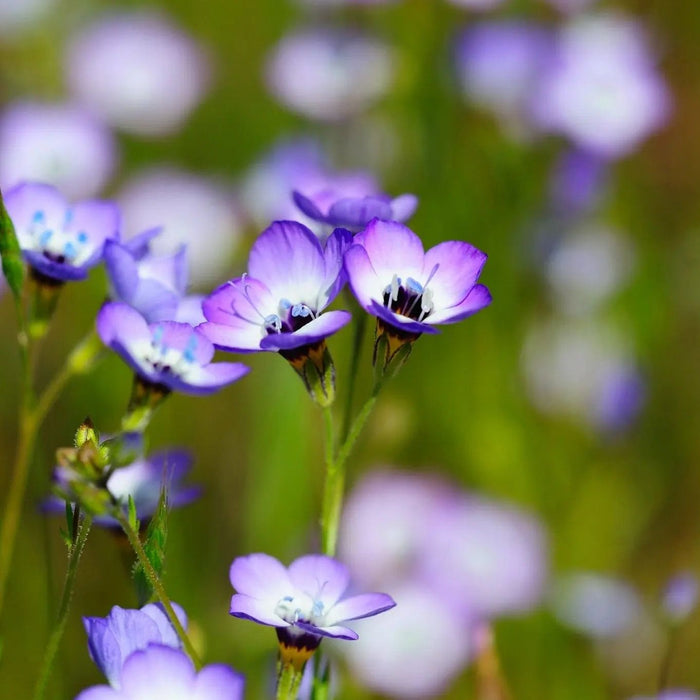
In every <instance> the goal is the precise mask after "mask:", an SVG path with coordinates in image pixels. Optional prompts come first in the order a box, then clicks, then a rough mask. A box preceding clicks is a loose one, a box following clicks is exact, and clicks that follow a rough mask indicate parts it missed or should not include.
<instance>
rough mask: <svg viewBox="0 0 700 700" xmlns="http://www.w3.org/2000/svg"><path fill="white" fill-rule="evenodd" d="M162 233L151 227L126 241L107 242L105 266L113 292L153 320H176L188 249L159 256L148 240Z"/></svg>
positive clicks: (183, 291)
mask: <svg viewBox="0 0 700 700" xmlns="http://www.w3.org/2000/svg"><path fill="white" fill-rule="evenodd" d="M159 233H160V229H151V230H150V231H146V232H145V233H143V234H141V235H140V236H136V237H135V238H132V239H130V240H128V241H126V242H125V243H118V242H116V241H109V242H107V243H106V244H105V266H106V268H107V274H108V275H109V279H110V282H111V287H112V296H113V298H114V299H115V300H117V301H123V302H125V303H127V304H129V306H132V307H133V308H135V309H136V310H137V311H138V312H139V313H140V314H141V315H142V316H143V317H144V318H145V319H146V320H147V321H148V322H149V323H152V322H154V321H167V320H173V319H174V318H175V315H176V313H177V308H178V305H179V303H180V297H181V296H182V295H183V294H184V293H185V288H186V286H187V259H186V250H185V247H184V246H182V247H181V248H180V249H179V250H178V251H177V252H176V253H175V254H174V255H170V256H160V257H158V256H155V255H153V254H151V252H150V250H149V245H148V242H149V241H150V239H151V238H153V237H154V236H157V235H158V234H159Z"/></svg>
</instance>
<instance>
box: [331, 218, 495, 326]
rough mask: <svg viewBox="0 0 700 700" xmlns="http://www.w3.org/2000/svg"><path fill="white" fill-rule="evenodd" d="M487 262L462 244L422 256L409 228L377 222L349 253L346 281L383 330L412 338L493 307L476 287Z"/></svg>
mask: <svg viewBox="0 0 700 700" xmlns="http://www.w3.org/2000/svg"><path fill="white" fill-rule="evenodd" d="M485 262H486V254H485V253H482V252H481V251H480V250H478V249H477V248H475V247H474V246H472V245H470V244H469V243H464V242H462V241H445V242H443V243H439V244H438V245H436V246H435V247H434V248H431V249H430V250H428V251H427V252H424V251H423V244H422V243H421V240H420V238H418V236H416V234H415V233H413V231H411V230H410V229H409V228H407V227H406V226H403V225H401V224H399V223H396V222H394V221H379V220H377V219H374V220H373V221H372V222H370V224H369V226H368V227H367V228H366V229H365V230H364V231H362V232H361V233H359V234H358V235H357V236H355V238H354V240H353V245H351V246H350V247H349V248H348V250H347V252H346V253H345V270H346V272H347V275H348V282H349V284H350V287H351V288H352V291H353V293H354V294H355V296H356V297H357V300H358V301H359V302H360V305H361V306H362V307H363V308H364V309H365V311H367V312H368V313H370V314H372V315H373V316H376V317H377V318H378V320H379V323H380V324H381V325H382V326H383V325H385V324H387V325H389V326H390V327H392V328H393V329H395V330H396V331H398V333H399V334H404V335H408V336H411V337H412V339H415V338H416V337H418V336H419V335H420V334H421V333H437V332H438V331H437V329H436V328H435V327H434V326H435V325H436V324H441V323H455V322H456V321H461V320H462V319H464V318H466V317H467V316H471V315H472V314H474V313H476V312H477V311H479V310H480V309H483V308H484V307H485V306H488V304H490V303H491V294H490V293H489V290H488V289H487V288H486V287H485V286H484V285H482V284H476V281H477V280H478V278H479V274H480V273H481V268H482V267H483V266H484V263H485Z"/></svg>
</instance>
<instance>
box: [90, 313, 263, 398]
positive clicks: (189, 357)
mask: <svg viewBox="0 0 700 700" xmlns="http://www.w3.org/2000/svg"><path fill="white" fill-rule="evenodd" d="M97 332H98V333H99V336H100V338H101V339H102V342H103V343H104V344H105V345H107V346H108V347H110V348H112V350H114V351H115V352H116V353H117V354H119V355H120V356H121V357H122V359H123V360H124V361H125V362H126V363H127V364H128V365H129V366H130V367H131V368H132V369H133V370H134V372H136V374H137V375H138V376H139V377H141V379H142V380H144V381H146V382H147V383H150V384H157V385H162V386H165V387H167V388H168V389H170V390H172V391H181V392H183V393H186V394H211V393H213V392H215V391H217V390H218V389H221V388H222V387H223V386H226V385H227V384H231V383H232V382H235V381H237V380H238V379H240V378H241V377H243V376H244V375H245V374H247V373H248V372H249V371H250V369H249V368H248V367H246V366H245V365H243V364H241V363H239V362H212V361H211V360H212V358H213V356H214V346H213V345H212V344H211V342H210V341H209V340H208V339H207V337H206V336H205V335H204V334H203V333H202V332H201V331H199V330H198V329H196V328H192V326H190V325H189V324H187V323H177V322H175V321H161V322H160V323H153V324H151V325H150V326H149V325H148V324H147V323H146V320H145V319H144V318H143V316H141V314H139V312H138V311H136V310H135V309H132V308H131V307H130V306H128V305H127V304H123V303H121V302H111V303H108V304H105V305H104V306H103V307H102V309H101V310H100V312H99V314H98V315H97Z"/></svg>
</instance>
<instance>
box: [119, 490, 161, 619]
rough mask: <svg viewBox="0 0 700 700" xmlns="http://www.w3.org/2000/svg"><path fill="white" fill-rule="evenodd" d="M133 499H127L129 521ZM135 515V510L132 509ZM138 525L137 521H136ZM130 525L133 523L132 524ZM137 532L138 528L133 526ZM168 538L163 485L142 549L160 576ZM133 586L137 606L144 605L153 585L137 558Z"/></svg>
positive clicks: (150, 597) (151, 594) (148, 598)
mask: <svg viewBox="0 0 700 700" xmlns="http://www.w3.org/2000/svg"><path fill="white" fill-rule="evenodd" d="M132 503H133V499H129V519H130V521H131V504H132ZM134 516H135V511H134ZM137 525H138V522H137ZM132 527H134V525H133V524H132ZM134 530H135V531H136V532H138V528H137V527H134ZM167 540H168V498H167V491H166V489H165V487H163V488H162V489H161V492H160V499H159V501H158V508H157V509H156V512H155V513H154V514H153V517H152V518H151V521H150V523H149V524H148V528H147V529H146V537H145V539H144V542H143V549H144V551H145V552H146V556H147V557H148V561H150V562H151V565H152V566H153V568H154V569H155V572H156V573H157V574H158V576H159V577H160V576H162V574H163V571H164V569H165V545H166V543H167ZM133 577H134V586H135V587H136V596H137V598H138V603H139V606H141V605H145V604H146V603H147V602H148V601H149V600H151V599H152V598H153V587H152V586H151V584H150V582H149V579H148V576H146V573H145V571H144V570H143V567H142V566H141V563H140V562H139V561H138V560H137V561H136V563H135V564H134V569H133Z"/></svg>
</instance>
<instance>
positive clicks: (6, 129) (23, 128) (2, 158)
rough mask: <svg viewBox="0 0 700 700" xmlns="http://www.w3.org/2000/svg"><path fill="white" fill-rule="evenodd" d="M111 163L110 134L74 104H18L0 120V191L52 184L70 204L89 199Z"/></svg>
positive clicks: (107, 175)
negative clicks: (24, 184)
mask: <svg viewBox="0 0 700 700" xmlns="http://www.w3.org/2000/svg"><path fill="white" fill-rule="evenodd" d="M16 4H17V5H22V3H16ZM116 161H117V147H116V143H115V140H114V137H113V136H112V134H111V132H110V131H109V130H108V129H107V128H106V127H105V126H103V124H102V123H101V122H99V121H97V120H96V119H95V118H94V117H93V116H91V115H90V114H89V113H88V112H86V111H85V110H84V109H82V108H81V107H78V106H77V105H74V104H61V103H49V102H31V101H21V102H14V103H12V104H10V105H9V106H7V107H6V108H5V110H4V111H3V113H2V116H0V187H2V188H3V189H7V188H9V187H12V186H14V185H16V184H17V183H19V182H21V181H25V180H33V181H36V182H46V183H48V184H51V185H55V186H56V187H57V188H58V189H59V190H61V192H63V193H64V194H65V195H66V196H67V197H69V198H70V199H82V198H84V197H94V196H95V195H96V194H98V193H99V192H100V191H101V190H102V189H103V187H104V186H105V185H106V184H107V182H108V180H109V179H110V177H111V175H112V173H113V171H114V167H115V165H116Z"/></svg>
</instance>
